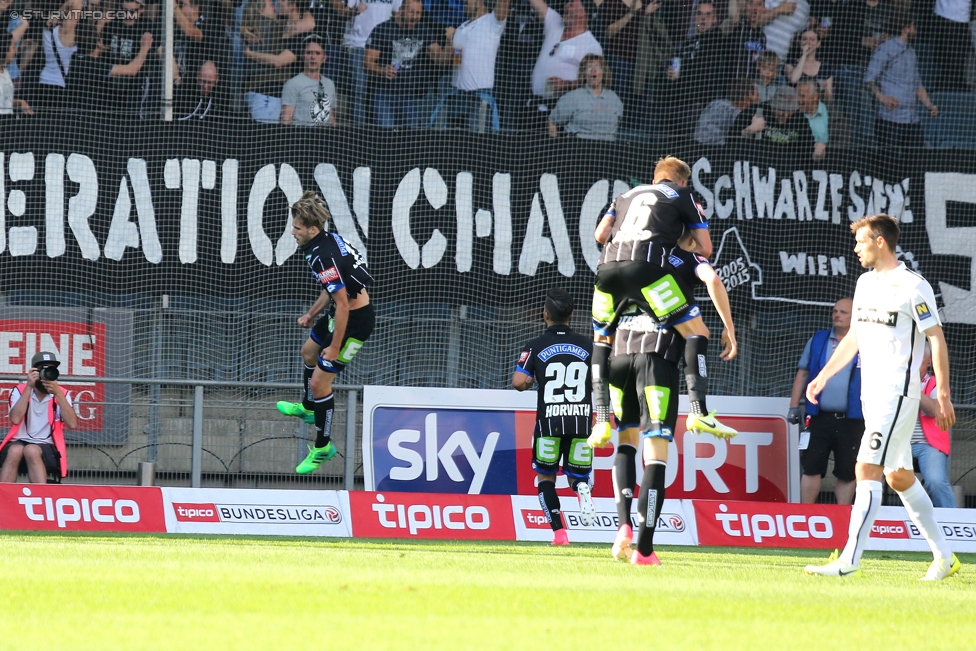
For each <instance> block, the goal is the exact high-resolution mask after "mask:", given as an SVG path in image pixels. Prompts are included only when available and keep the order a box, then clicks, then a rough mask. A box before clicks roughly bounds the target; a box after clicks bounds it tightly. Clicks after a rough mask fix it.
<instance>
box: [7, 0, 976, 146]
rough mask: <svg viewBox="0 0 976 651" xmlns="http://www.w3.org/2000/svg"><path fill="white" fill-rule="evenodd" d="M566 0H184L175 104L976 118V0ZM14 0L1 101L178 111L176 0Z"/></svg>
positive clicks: (847, 137)
mask: <svg viewBox="0 0 976 651" xmlns="http://www.w3.org/2000/svg"><path fill="white" fill-rule="evenodd" d="M552 2H553V5H551V6H550V5H548V4H547V3H546V0H311V1H310V2H308V0H304V1H303V0H177V2H176V6H175V11H174V19H175V20H174V32H175V35H174V42H173V49H172V57H173V61H172V67H171V69H172V76H173V85H174V94H173V109H174V118H173V119H174V120H213V119H234V118H236V119H241V120H248V119H250V120H254V121H257V122H263V123H283V124H293V125H302V126H315V125H322V126H336V125H342V124H352V125H364V124H372V125H377V126H379V127H384V128H398V127H427V126H429V127H432V128H438V129H446V128H468V129H471V130H474V131H481V132H496V133H497V132H500V131H506V132H512V131H524V130H535V131H538V132H539V133H546V132H547V131H548V133H549V135H551V136H553V137H559V136H563V135H572V136H575V137H578V138H586V139H594V140H614V139H616V138H625V139H637V140H645V141H646V140H651V139H655V138H669V139H670V138H675V137H686V138H691V137H693V138H695V139H696V140H697V141H698V142H699V143H702V144H710V145H721V144H725V143H727V142H728V141H729V139H734V138H755V139H759V140H764V141H767V142H769V143H775V144H776V145H777V146H783V147H793V148H795V149H796V150H797V152H798V153H799V152H802V153H803V155H808V156H811V157H813V158H815V159H816V158H821V157H823V156H824V155H825V152H826V151H827V149H828V148H829V147H835V146H841V147H843V146H874V145H875V144H880V145H881V146H883V147H887V148H893V147H902V146H907V147H912V146H924V144H925V140H926V135H925V133H924V131H923V125H924V121H925V120H937V119H939V117H940V116H942V115H944V114H946V113H947V112H948V113H949V114H950V115H949V117H950V118H951V119H953V120H955V121H956V122H958V124H961V125H963V126H962V127H961V129H962V130H963V131H966V132H965V133H961V134H956V135H957V136H958V137H957V138H956V140H957V141H967V140H969V141H972V140H973V139H974V138H976V135H974V133H973V132H974V131H976V127H974V126H973V124H976V121H970V120H968V117H971V116H976V112H974V111H976V109H973V106H974V104H976V102H974V101H973V97H974V96H973V92H974V90H976V64H974V61H973V59H974V47H976V20H974V6H976V2H973V0H915V2H914V4H913V3H912V0H765V2H763V0H651V1H650V2H644V1H643V0H552ZM557 3H558V4H557ZM0 12H2V16H0V25H2V26H3V27H4V29H3V31H2V37H0V52H3V53H4V59H3V61H2V64H0V115H7V116H9V115H20V116H31V115H44V116H47V115H58V114H71V115H83V114H86V113H92V112H96V113H98V112H103V113H104V112H108V113H112V114H114V115H116V116H124V117H129V118H139V119H158V118H159V116H160V115H161V107H162V103H163V100H162V98H163V88H164V86H165V84H164V79H163V78H164V74H165V70H166V68H167V66H165V65H164V61H163V58H164V47H163V44H164V42H165V29H164V4H161V3H159V2H158V1H154V0H67V1H63V0H0ZM936 100H939V101H936ZM940 103H943V104H945V105H944V106H942V105H940ZM967 123H968V125H969V127H968V130H967V128H966V127H965V125H966V124H967ZM930 140H931V139H930ZM951 141H952V139H951V138H950V142H951ZM929 144H931V145H936V146H937V145H938V143H933V142H929Z"/></svg>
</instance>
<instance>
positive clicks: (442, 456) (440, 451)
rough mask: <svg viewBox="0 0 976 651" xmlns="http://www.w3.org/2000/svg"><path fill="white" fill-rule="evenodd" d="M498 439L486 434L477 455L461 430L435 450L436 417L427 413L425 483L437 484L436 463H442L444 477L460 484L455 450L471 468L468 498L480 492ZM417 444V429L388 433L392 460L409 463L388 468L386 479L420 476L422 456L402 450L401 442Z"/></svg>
mask: <svg viewBox="0 0 976 651" xmlns="http://www.w3.org/2000/svg"><path fill="white" fill-rule="evenodd" d="M500 436H501V434H500V433H499V432H489V433H488V435H487V436H486V437H485V445H484V447H483V448H482V450H481V454H480V455H479V454H478V451H477V450H475V448H474V444H473V443H471V439H470V437H469V436H468V433H467V432H465V431H464V430H458V431H456V432H454V433H453V434H451V436H449V437H448V439H447V441H445V442H444V445H442V446H440V447H438V446H439V441H438V437H437V414H436V413H431V414H427V417H426V418H425V419H424V451H425V452H426V469H427V481H437V478H438V476H439V473H440V464H443V466H444V470H446V471H447V476H448V477H449V478H450V479H451V481H454V482H457V483H461V482H463V481H464V475H463V474H462V473H461V470H460V469H459V468H458V467H457V463H455V461H454V457H453V456H452V455H453V454H454V451H455V450H458V449H460V450H461V453H462V454H464V458H465V459H466V460H467V462H468V464H469V465H470V466H471V470H472V471H473V472H474V477H473V478H472V479H471V486H470V488H468V493H469V494H472V495H474V494H477V493H480V492H481V487H482V486H483V485H484V482H485V477H486V476H487V475H488V467H489V466H490V465H491V459H492V455H493V454H494V452H495V446H496V445H497V444H498V439H499V437H500ZM419 442H420V431H419V430H415V429H398V430H396V431H394V432H392V433H391V434H390V437H389V443H388V446H389V451H390V455H391V456H392V457H393V458H394V459H398V460H400V461H406V462H407V463H408V464H409V465H408V466H407V467H403V466H396V467H394V468H391V469H390V479H392V480H395V481H413V480H414V479H417V478H418V477H420V475H421V473H423V471H424V457H422V456H421V455H420V453H419V452H417V451H415V450H411V449H410V448H405V447H403V444H404V443H419ZM438 462H440V464H439V463H438Z"/></svg>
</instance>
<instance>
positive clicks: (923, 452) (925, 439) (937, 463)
mask: <svg viewBox="0 0 976 651" xmlns="http://www.w3.org/2000/svg"><path fill="white" fill-rule="evenodd" d="M931 365H932V348H931V346H930V345H929V342H928V341H926V342H925V354H924V356H923V357H922V365H921V367H920V368H919V374H920V375H921V376H922V392H921V396H920V397H919V407H918V421H917V422H916V423H915V431H914V432H912V439H911V444H912V456H913V457H915V460H916V461H917V462H918V469H919V471H920V472H921V473H922V479H923V480H924V484H925V490H926V491H928V494H929V496H930V497H931V498H932V506H934V507H936V508H941V509H954V508H956V496H955V494H954V493H953V492H952V485H951V484H950V483H949V451H950V447H951V445H952V442H951V441H952V432H951V430H949V431H942V430H941V429H939V425H938V423H936V420H935V417H936V416H937V415H938V414H939V402H938V401H937V400H936V399H935V398H934V397H933V396H935V395H936V389H937V387H936V384H935V376H934V375H932V370H931Z"/></svg>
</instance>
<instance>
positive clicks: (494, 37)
mask: <svg viewBox="0 0 976 651" xmlns="http://www.w3.org/2000/svg"><path fill="white" fill-rule="evenodd" d="M489 5H494V6H493V8H492V10H491V11H489V10H488V6H489ZM510 6H511V0H497V1H495V0H467V3H466V5H465V7H466V9H465V10H466V12H467V16H468V20H466V21H465V22H463V23H461V25H460V26H459V27H458V28H457V29H456V30H454V29H452V28H448V29H447V37H448V41H449V42H450V43H451V45H452V46H453V50H454V51H453V57H452V58H453V62H454V81H453V83H452V84H451V85H452V89H451V90H450V91H448V93H447V94H446V95H445V96H444V97H443V98H441V100H440V102H439V103H438V105H437V108H435V109H434V113H433V115H431V117H430V121H431V124H433V125H436V126H438V127H439V128H444V127H446V126H447V125H448V124H450V123H453V122H454V121H455V119H456V118H458V117H463V118H465V119H466V121H467V126H468V129H469V130H470V131H476V132H480V131H483V130H484V125H483V124H481V106H482V104H486V105H487V109H488V111H489V115H487V116H486V118H490V119H491V130H492V131H493V132H497V131H498V130H499V129H500V127H501V123H500V116H499V112H498V104H497V103H496V102H495V97H494V95H493V94H492V88H493V87H494V85H495V60H496V59H497V57H498V47H499V45H500V44H501V41H502V35H503V34H504V33H505V25H506V24H507V21H508V13H509V7H510Z"/></svg>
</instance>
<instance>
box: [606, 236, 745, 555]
mask: <svg viewBox="0 0 976 651" xmlns="http://www.w3.org/2000/svg"><path fill="white" fill-rule="evenodd" d="M679 244H680V245H681V246H683V247H691V246H693V245H694V241H693V240H692V238H691V237H690V236H686V237H683V238H682V241H681V242H680V243H679ZM671 266H672V267H674V269H675V273H676V274H677V276H678V277H680V278H681V280H683V281H684V283H685V284H686V286H688V287H694V286H695V285H697V284H699V283H704V284H705V286H706V287H707V288H708V293H709V295H710V296H711V298H712V302H713V303H714V304H715V307H716V309H717V310H718V313H719V316H720V317H721V319H722V323H723V324H724V325H725V330H724V332H723V333H722V339H723V341H726V342H727V343H726V348H725V350H724V351H723V352H722V355H721V357H722V359H724V360H726V361H728V360H731V359H732V358H734V357H735V355H736V341H735V326H734V324H733V322H732V310H731V308H730V306H729V295H728V293H727V292H726V290H725V285H723V284H722V281H721V280H720V279H719V277H718V275H717V274H716V273H715V270H714V269H712V267H711V265H710V264H708V260H707V259H706V258H704V257H702V256H700V255H697V254H695V253H690V252H688V251H684V250H682V249H677V250H675V251H674V252H673V253H672V254H671ZM684 347H685V342H684V340H683V339H682V338H681V337H679V336H678V335H677V334H676V333H675V332H674V330H671V329H667V328H661V327H660V326H658V325H657V324H656V323H655V322H654V320H653V319H651V318H650V317H649V316H648V315H646V314H643V313H641V312H640V310H639V309H638V308H637V306H636V305H632V306H631V307H630V308H628V309H627V310H626V312H625V313H624V314H623V315H622V316H621V317H620V323H619V326H618V329H617V334H616V336H615V337H614V340H613V354H612V355H611V357H610V374H609V383H610V401H611V403H612V405H613V411H614V415H615V416H616V417H617V428H618V432H619V439H618V444H617V455H616V458H615V459H614V465H613V472H612V477H613V487H614V499H615V500H616V503H617V519H618V521H619V522H620V527H619V529H618V530H617V537H616V539H615V540H614V543H613V547H612V548H611V553H612V555H613V557H614V558H616V559H618V560H628V559H629V560H630V562H631V563H633V564H634V565H660V564H661V562H660V560H659V559H658V557H657V554H656V553H655V552H654V531H655V528H656V526H657V522H658V519H659V518H660V515H661V507H662V506H663V505H664V496H665V475H666V469H667V461H668V444H669V443H670V442H671V441H672V440H673V439H674V428H675V425H676V423H677V420H678V386H679V385H678V382H679V372H678V362H679V361H680V360H681V358H682V355H683V351H684ZM642 436H643V437H644V439H645V444H644V449H643V454H642V457H643V460H644V476H643V478H642V479H641V484H640V486H641V491H640V496H639V499H638V509H637V524H638V530H637V550H636V551H634V550H633V549H632V547H631V545H632V542H633V538H634V533H633V530H632V528H631V526H630V508H631V502H632V501H633V495H634V484H635V482H636V481H637V468H636V466H635V460H636V457H637V447H638V444H639V442H640V439H641V437H642ZM590 441H591V442H594V441H593V438H592V437H591V439H590Z"/></svg>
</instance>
